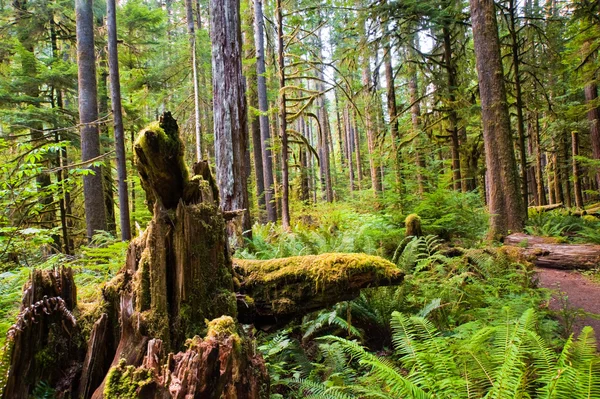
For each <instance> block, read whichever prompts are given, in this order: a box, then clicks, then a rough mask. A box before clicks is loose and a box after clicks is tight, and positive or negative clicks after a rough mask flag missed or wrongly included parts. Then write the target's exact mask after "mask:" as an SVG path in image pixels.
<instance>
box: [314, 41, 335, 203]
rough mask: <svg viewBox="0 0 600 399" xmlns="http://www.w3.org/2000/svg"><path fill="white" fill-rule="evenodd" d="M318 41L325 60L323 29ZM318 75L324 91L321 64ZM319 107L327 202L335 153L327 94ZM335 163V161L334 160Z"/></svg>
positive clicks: (318, 85)
mask: <svg viewBox="0 0 600 399" xmlns="http://www.w3.org/2000/svg"><path fill="white" fill-rule="evenodd" d="M318 42H319V61H321V60H323V42H322V40H321V31H320V30H319V33H318ZM317 77H318V78H319V80H318V81H317V82H316V88H317V90H318V91H319V92H321V93H324V92H325V87H324V85H323V83H322V81H323V80H325V74H324V73H323V67H322V66H319V67H318V68H317ZM317 109H318V116H319V121H320V125H321V129H319V133H320V134H321V144H322V147H321V151H322V156H321V168H322V171H323V175H322V181H321V183H324V187H323V188H324V194H325V199H326V200H327V202H333V184H332V182H331V166H332V157H331V155H332V154H333V145H332V136H331V126H330V123H329V113H328V112H327V99H326V98H325V94H321V95H319V98H318V99H317ZM333 163H334V164H335V162H333Z"/></svg>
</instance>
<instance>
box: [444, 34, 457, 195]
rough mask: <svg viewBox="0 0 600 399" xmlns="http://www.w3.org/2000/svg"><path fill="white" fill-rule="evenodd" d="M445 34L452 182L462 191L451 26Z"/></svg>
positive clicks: (454, 186)
mask: <svg viewBox="0 0 600 399" xmlns="http://www.w3.org/2000/svg"><path fill="white" fill-rule="evenodd" d="M442 32H443V35H444V62H445V65H444V67H445V68H446V74H447V78H448V101H449V103H450V104H449V105H448V107H450V111H449V113H448V122H449V123H450V125H449V128H448V130H449V131H450V140H451V146H450V148H451V151H452V183H453V188H454V190H456V191H462V177H461V173H460V147H459V144H460V143H459V141H458V113H457V112H456V89H457V82H456V68H455V66H454V61H453V59H452V42H451V37H450V28H449V27H448V26H447V25H444V27H443V29H442Z"/></svg>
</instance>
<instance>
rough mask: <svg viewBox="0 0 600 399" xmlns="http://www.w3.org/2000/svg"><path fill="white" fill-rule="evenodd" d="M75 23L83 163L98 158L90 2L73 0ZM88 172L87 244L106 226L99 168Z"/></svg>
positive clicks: (92, 20) (86, 204)
mask: <svg viewBox="0 0 600 399" xmlns="http://www.w3.org/2000/svg"><path fill="white" fill-rule="evenodd" d="M75 19H76V23H77V71H78V73H77V75H78V82H79V120H80V123H81V160H82V161H83V162H87V161H89V160H91V159H94V158H98V157H99V156H100V135H99V133H98V125H97V120H98V99H97V86H96V57H95V53H94V16H93V11H92V0H77V1H76V2H75ZM89 169H91V170H92V172H93V174H89V175H85V176H84V177H83V195H84V205H85V221H86V227H87V237H88V240H91V239H92V236H93V235H94V233H95V232H96V231H99V230H106V228H107V226H106V210H105V207H104V190H103V187H104V186H103V183H102V168H101V167H99V166H90V167H89Z"/></svg>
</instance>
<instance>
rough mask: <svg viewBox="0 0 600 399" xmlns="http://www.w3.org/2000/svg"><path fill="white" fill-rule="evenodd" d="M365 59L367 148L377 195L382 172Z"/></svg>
mask: <svg viewBox="0 0 600 399" xmlns="http://www.w3.org/2000/svg"><path fill="white" fill-rule="evenodd" d="M364 57H365V59H364V60H363V63H364V65H363V71H362V83H363V90H364V103H365V108H364V110H365V112H364V116H365V130H366V132H367V149H368V150H369V170H370V172H371V188H372V189H373V193H374V194H375V196H378V195H379V193H381V173H380V171H379V160H378V159H377V158H378V156H377V152H378V151H377V145H376V132H375V123H374V121H373V109H372V108H373V107H372V101H373V98H372V95H373V94H372V92H371V72H370V68H369V57H368V56H364Z"/></svg>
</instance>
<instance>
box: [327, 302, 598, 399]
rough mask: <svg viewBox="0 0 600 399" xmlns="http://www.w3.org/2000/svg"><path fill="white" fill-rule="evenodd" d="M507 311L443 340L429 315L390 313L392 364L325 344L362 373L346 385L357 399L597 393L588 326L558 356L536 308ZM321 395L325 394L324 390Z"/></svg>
mask: <svg viewBox="0 0 600 399" xmlns="http://www.w3.org/2000/svg"><path fill="white" fill-rule="evenodd" d="M504 312H505V317H503V318H502V319H499V320H497V321H496V322H495V323H493V324H492V325H489V326H485V327H481V328H479V329H477V330H475V331H473V332H471V333H469V334H468V336H466V337H465V336H462V335H461V334H460V333H459V334H456V333H454V334H451V335H448V334H445V335H443V334H441V333H440V332H439V331H438V330H437V329H436V328H435V326H434V325H433V324H432V323H431V322H430V321H429V320H427V319H426V318H423V317H420V316H407V315H404V314H402V313H399V312H394V313H393V315H392V322H391V324H392V328H393V343H394V349H395V356H396V359H397V360H391V359H388V358H382V357H378V356H375V355H373V354H371V353H370V352H368V351H367V350H365V349H364V348H363V347H362V346H360V345H359V344H357V343H356V342H353V341H349V340H346V339H343V338H339V337H335V336H329V337H325V339H327V340H329V341H333V342H337V343H339V344H340V345H341V346H342V348H343V350H344V352H345V353H346V355H347V356H348V357H349V358H350V359H351V360H352V362H353V363H354V364H355V366H354V367H358V368H360V369H364V370H365V371H366V374H364V375H363V376H361V377H360V378H358V379H357V380H356V381H355V383H354V384H353V385H350V386H347V387H345V391H346V392H351V393H356V394H357V395H360V396H358V397H366V398H371V397H373V398H375V397H378V398H397V397H407V398H434V397H437V398H471V397H486V398H488V397H489V398H498V399H499V398H507V399H513V398H523V397H530V398H562V397H569V398H591V397H597V396H598V395H599V394H600V359H599V358H598V357H597V355H596V348H595V346H596V342H595V339H594V336H593V330H592V329H591V328H589V327H586V328H585V329H584V331H583V332H582V334H581V335H580V337H579V338H578V340H577V341H575V342H573V340H572V339H571V338H569V339H568V340H567V342H566V343H565V344H564V346H563V349H562V351H561V352H560V353H559V354H556V353H555V352H554V351H553V350H552V348H551V346H550V345H549V343H548V341H547V340H545V339H544V338H543V337H541V336H540V335H539V334H538V327H539V325H538V321H537V315H536V313H535V311H534V310H533V309H528V310H526V311H525V312H524V313H523V314H522V315H521V316H520V317H515V316H514V314H513V313H512V312H511V311H510V310H509V309H508V308H505V311H504ZM317 385H318V384H317ZM321 386H322V387H325V386H326V383H325V384H321ZM338 389H339V387H338ZM330 391H331V392H335V390H334V389H330ZM319 392H322V393H327V392H328V391H327V390H322V388H321V391H319ZM322 397H332V398H333V397H335V396H322Z"/></svg>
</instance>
